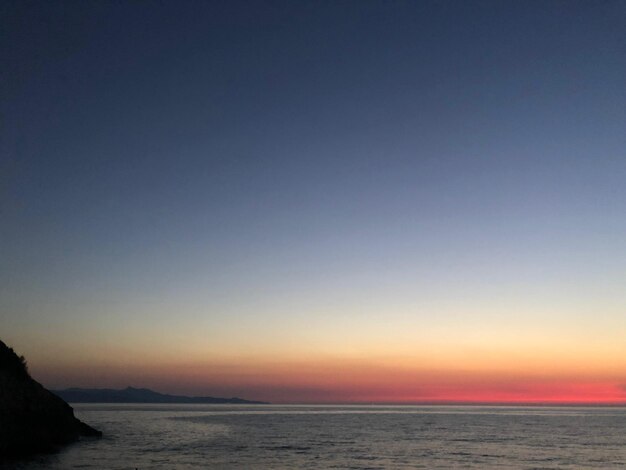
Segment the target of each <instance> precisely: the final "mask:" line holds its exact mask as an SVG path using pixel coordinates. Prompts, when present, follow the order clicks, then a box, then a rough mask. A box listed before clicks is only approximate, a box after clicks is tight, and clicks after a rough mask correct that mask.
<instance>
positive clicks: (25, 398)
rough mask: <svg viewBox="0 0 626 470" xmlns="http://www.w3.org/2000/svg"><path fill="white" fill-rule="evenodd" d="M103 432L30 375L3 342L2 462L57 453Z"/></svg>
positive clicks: (0, 347) (0, 348)
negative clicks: (64, 446)
mask: <svg viewBox="0 0 626 470" xmlns="http://www.w3.org/2000/svg"><path fill="white" fill-rule="evenodd" d="M101 436H102V433H101V432H100V431H98V430H96V429H94V428H92V427H91V426H89V425H87V424H85V423H83V422H82V421H80V420H79V419H77V418H76V417H75V416H74V410H73V409H72V407H71V406H70V405H68V404H67V403H66V402H65V401H63V400H62V399H61V398H59V397H58V396H57V395H55V394H53V393H52V392H50V391H48V390H46V389H45V388H44V387H43V386H42V385H41V384H40V383H39V382H37V381H36V380H34V379H33V378H32V377H31V376H30V375H29V373H28V369H27V367H26V362H25V360H24V358H23V357H20V356H18V355H17V354H16V353H15V351H13V349H12V348H10V347H8V346H7V345H6V344H5V343H4V342H2V341H1V340H0V461H1V460H6V459H13V458H19V457H27V456H30V455H33V454H37V453H45V452H53V451H55V450H57V449H58V448H59V447H60V446H62V445H66V444H69V443H71V442H74V441H76V440H78V439H80V438H81V437H101Z"/></svg>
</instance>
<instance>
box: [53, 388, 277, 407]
mask: <svg viewBox="0 0 626 470" xmlns="http://www.w3.org/2000/svg"><path fill="white" fill-rule="evenodd" d="M52 392H53V393H56V394H57V395H58V396H60V397H61V398H63V399H64V400H65V401H68V402H70V403H209V404H210V403H216V404H219V403H223V404H242V405H260V404H266V403H264V402H261V401H250V400H244V399H242V398H237V397H234V398H218V397H185V396H180V395H167V394H164V393H159V392H155V391H153V390H149V389H147V388H133V387H127V388H125V389H122V390H113V389H110V388H94V389H89V388H68V389H66V390H53V391H52Z"/></svg>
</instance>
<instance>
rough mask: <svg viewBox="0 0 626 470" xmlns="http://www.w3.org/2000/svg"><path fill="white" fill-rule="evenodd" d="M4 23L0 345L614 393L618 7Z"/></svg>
mask: <svg viewBox="0 0 626 470" xmlns="http://www.w3.org/2000/svg"><path fill="white" fill-rule="evenodd" d="M0 18H1V19H0V25H1V31H0V61H1V63H2V64H3V67H2V71H1V72H0V73H1V75H0V82H1V84H0V116H1V121H0V122H1V123H2V124H1V125H0V339H2V340H3V341H5V342H6V343H7V344H9V345H10V346H12V347H13V348H14V349H16V350H17V351H18V352H19V353H20V354H24V355H25V356H26V358H27V360H28V362H29V368H30V371H31V373H32V375H33V376H34V377H35V378H36V379H37V380H39V381H40V382H42V383H43V384H44V385H45V386H47V387H50V388H65V387H71V386H80V387H125V386H127V385H132V386H136V387H149V388H153V389H155V390H158V391H162V392H169V393H180V394H190V395H213V396H240V397H244V398H250V399H259V400H267V401H271V402H275V403H350V402H355V403H450V402H490V403H500V402H502V403H504V402H506V403H509V402H512V403H574V402H575V403H626V289H624V286H625V285H626V271H625V269H624V266H626V86H625V84H626V28H624V25H625V24H626V2H624V1H622V0H620V1H613V0H606V1H553V0H548V1H524V2H518V1H507V0H505V1H467V2H465V1H443V0H442V1H412V2H409V1H400V0H395V1H356V0H354V1H343V0H338V1H332V2H331V1H299V2H293V1H284V2H283V1H262V0H259V1H250V2H248V1H231V0H229V1H208V2H204V1H203V2H201V1H185V2H174V1H171V2H170V1H160V2H99V1H82V2H71V1H70V2H68V1H58V2H37V1H32V2H21V1H13V0H9V1H5V2H2V4H1V5H0Z"/></svg>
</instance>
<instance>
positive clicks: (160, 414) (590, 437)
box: [14, 404, 626, 470]
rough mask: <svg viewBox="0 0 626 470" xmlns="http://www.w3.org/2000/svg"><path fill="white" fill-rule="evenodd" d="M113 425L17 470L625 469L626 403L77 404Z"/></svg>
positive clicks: (86, 416) (96, 420)
mask: <svg viewBox="0 0 626 470" xmlns="http://www.w3.org/2000/svg"><path fill="white" fill-rule="evenodd" d="M74 408H75V411H76V414H77V416H78V417H79V418H80V419H82V420H84V421H85V422H87V423H89V424H92V425H94V426H95V427H97V428H98V429H100V430H102V431H103V432H104V436H105V437H104V438H103V439H101V440H96V441H90V440H85V441H82V442H79V443H77V444H75V445H72V446H69V447H67V448H66V449H64V450H62V451H61V452H59V453H58V454H54V455H51V456H45V457H39V458H36V459H32V460H30V461H28V462H25V463H22V464H20V465H15V466H14V468H16V469H23V470H32V469H39V468H52V469H71V468H82V469H96V468H97V469H102V468H107V469H135V468H137V469H147V468H150V469H190V468H218V469H219V468H259V469H265V468H268V469H269V468H342V469H349V468H355V469H356V468H358V469H362V468H368V469H384V468H427V469H433V468H454V467H456V468H481V469H485V468H513V469H537V468H542V469H550V468H554V469H556V468H559V469H562V468H577V469H583V468H584V469H586V468H621V467H626V408H574V407H561V408H543V407H541V408H537V407H452V406H450V407H447V406H446V407H412V406H385V407H383V406H277V405H267V406H266V405H255V406H244V405H237V406H232V405H134V404H133V405H104V404H103V405H74Z"/></svg>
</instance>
